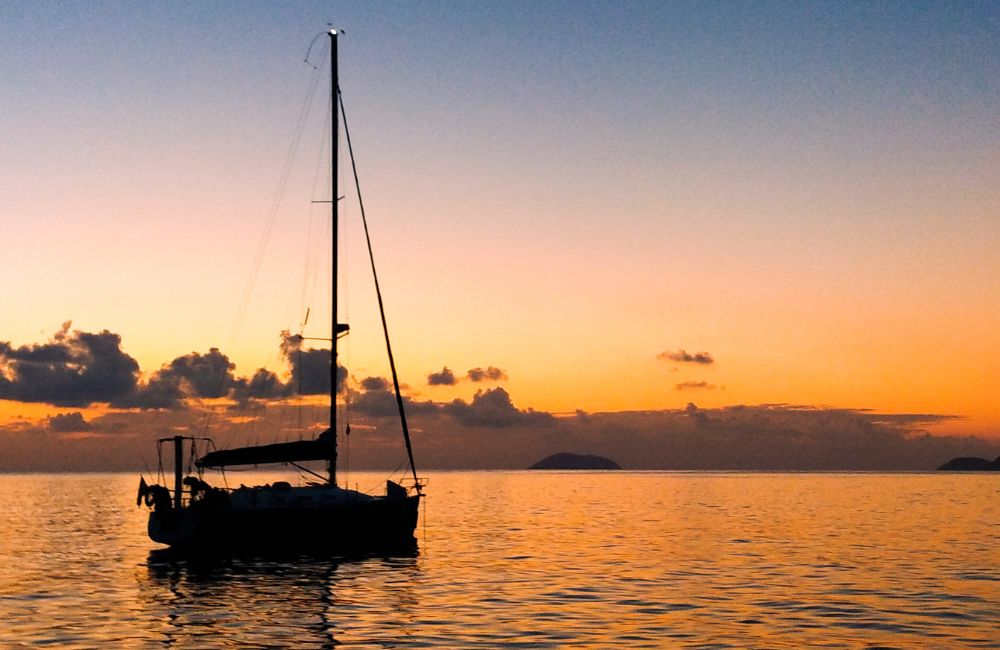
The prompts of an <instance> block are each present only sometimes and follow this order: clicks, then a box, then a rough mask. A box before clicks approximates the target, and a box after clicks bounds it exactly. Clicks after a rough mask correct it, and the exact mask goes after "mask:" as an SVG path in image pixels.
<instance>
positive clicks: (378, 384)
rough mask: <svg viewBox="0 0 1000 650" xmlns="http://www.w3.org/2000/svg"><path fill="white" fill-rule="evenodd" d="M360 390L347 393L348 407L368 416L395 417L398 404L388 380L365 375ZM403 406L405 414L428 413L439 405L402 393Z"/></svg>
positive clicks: (435, 409) (397, 411)
mask: <svg viewBox="0 0 1000 650" xmlns="http://www.w3.org/2000/svg"><path fill="white" fill-rule="evenodd" d="M361 389H362V390H361V391H360V392H357V391H352V392H351V393H350V394H349V398H350V408H351V409H352V410H354V411H357V412H358V413H362V414H364V415H368V416H370V417H375V418H382V417H397V416H398V415H399V405H398V404H397V403H396V394H395V393H394V392H393V391H392V390H390V389H389V381H388V380H387V379H385V378H384V377H365V378H364V379H362V380H361ZM403 408H404V409H405V411H406V413H407V414H412V413H429V412H433V411H437V410H438V409H439V408H440V407H439V405H438V404H436V403H435V402H430V401H427V402H418V401H416V400H413V399H411V398H409V397H407V396H406V395H403Z"/></svg>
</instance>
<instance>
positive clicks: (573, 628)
mask: <svg viewBox="0 0 1000 650" xmlns="http://www.w3.org/2000/svg"><path fill="white" fill-rule="evenodd" d="M429 476H430V479H431V482H430V486H429V490H430V497H429V498H428V499H427V500H426V501H425V502H424V504H423V507H424V508H425V515H426V516H425V517H424V516H423V515H422V519H423V521H422V522H421V524H420V526H419V527H418V534H419V551H418V553H417V554H416V555H415V556H411V557H368V558H356V559H352V560H342V561H339V560H337V559H336V558H316V557H306V558H297V559H294V560H290V559H287V558H286V559H274V558H272V559H254V558H236V559H229V560H216V561H200V562H194V561H190V560H185V559H184V558H174V557H171V556H169V555H167V556H166V557H164V556H163V554H162V553H154V552H151V549H154V548H156V545H155V544H153V543H152V542H150V541H149V540H148V539H147V538H146V535H145V516H146V515H145V510H144V509H143V510H140V509H137V508H135V506H134V494H135V487H136V483H137V477H136V476H133V475H117V474H110V475H95V474H91V475H4V476H0V513H2V514H0V645H2V646H9V645H18V644H39V645H42V644H46V645H57V646H60V647H66V646H69V647H72V646H77V647H96V646H106V645H108V644H112V645H115V646H119V647H120V646H149V645H159V644H178V645H179V646H181V647H199V648H201V647H226V646H240V647H243V646H276V645H294V646H297V647H330V646H334V645H337V646H340V647H344V648H354V647H374V648H380V647H426V646H446V647H476V646H479V647H493V646H497V645H500V644H504V645H511V646H521V647H552V646H560V647H562V646H597V647H626V646H632V647H676V646H697V647H746V646H766V647H801V646H803V645H810V646H825V647H845V646H846V647H858V646H872V647H913V646H918V647H955V646H962V647H992V648H998V647H1000V631H998V630H1000V628H998V626H997V621H998V620H1000V568H998V567H1000V551H998V549H1000V477H998V476H996V475H934V474H712V473H708V474H706V473H631V472H627V473H591V472H586V473H570V472H566V473H530V472H442V473H430V474H429ZM380 478H382V477H381V476H380V475H374V474H372V475H359V474H355V475H354V476H352V479H351V480H352V483H353V482H354V481H355V480H356V481H358V482H360V483H361V484H362V487H365V485H366V484H369V485H370V484H374V483H376V482H377V481H378V480H379V479H380ZM241 479H242V480H244V481H247V482H249V481H248V480H247V479H246V478H243V477H242V476H241Z"/></svg>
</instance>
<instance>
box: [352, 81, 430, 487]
mask: <svg viewBox="0 0 1000 650" xmlns="http://www.w3.org/2000/svg"><path fill="white" fill-rule="evenodd" d="M337 100H338V101H339V103H340V114H341V116H342V117H343V118H344V137H345V139H346V140H347V151H348V153H349V154H350V157H351V171H352V172H353V174H354V189H355V190H356V191H357V193H358V210H359V211H360V212H361V223H362V224H363V225H364V228H365V242H366V243H367V244H368V259H369V260H370V261H371V266H372V279H373V280H374V281H375V296H376V297H377V298H378V311H379V315H380V316H381V317H382V333H383V334H385V350H386V353H387V354H388V355H389V369H390V370H391V371H392V384H393V387H394V388H395V390H396V405H397V406H398V407H399V423H400V425H401V426H402V427H403V441H404V442H405V443H406V455H407V457H408V458H409V460H410V470H411V471H412V472H413V481H414V482H415V483H416V484H417V494H420V484H419V482H418V481H417V466H416V465H415V464H414V463H413V445H411V444H410V428H409V427H408V426H407V424H406V410H405V408H404V407H403V395H402V393H400V392H399V375H398V374H397V373H396V361H395V360H394V359H393V356H392V344H391V343H389V325H388V323H386V320H385V307H384V305H383V303H382V290H381V289H380V288H379V284H378V273H377V272H376V271H375V253H374V252H373V251H372V239H371V236H370V235H369V233H368V219H367V217H366V216H365V203H364V201H363V200H362V199H361V181H360V180H359V179H358V166H357V163H356V162H355V160H354V147H352V146H351V132H350V130H349V129H348V128H347V112H346V111H344V96H343V95H342V94H341V93H340V88H339V87H338V88H337Z"/></svg>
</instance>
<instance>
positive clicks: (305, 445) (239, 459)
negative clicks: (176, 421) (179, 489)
mask: <svg viewBox="0 0 1000 650" xmlns="http://www.w3.org/2000/svg"><path fill="white" fill-rule="evenodd" d="M333 453H334V447H333V434H332V433H331V432H330V430H329V429H327V430H326V431H324V432H323V433H321V434H320V436H319V437H318V438H316V439H315V440H296V441H295V442H279V443H275V444H273V445H258V446H255V447H237V448H235V449H222V450H219V451H213V452H211V453H208V454H205V455H204V456H202V457H201V458H199V459H198V460H197V461H196V462H195V465H197V466H198V467H228V466H231V465H266V464H268V463H301V462H303V461H307V460H330V459H331V458H332V457H333Z"/></svg>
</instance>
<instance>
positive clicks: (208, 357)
mask: <svg viewBox="0 0 1000 650" xmlns="http://www.w3.org/2000/svg"><path fill="white" fill-rule="evenodd" d="M282 350H283V352H284V358H285V361H286V364H287V368H285V369H282V370H281V373H280V374H279V373H275V372H273V371H270V370H267V369H264V368H261V369H258V370H257V371H256V372H254V373H253V374H252V375H251V376H249V377H239V376H237V375H235V374H234V367H233V364H232V363H231V362H230V361H229V359H228V357H226V355H225V354H223V353H222V352H221V351H220V350H218V349H216V348H212V349H210V350H209V351H208V352H205V353H197V352H192V353H191V354H187V355H184V356H181V357H177V358H176V359H174V360H173V361H171V362H170V363H168V364H166V365H164V366H163V367H162V368H160V369H159V370H157V371H156V372H153V373H152V374H150V375H149V376H148V377H147V378H146V379H145V380H143V379H142V377H141V375H140V373H139V368H138V364H137V363H136V362H135V360H134V359H133V358H132V357H130V356H129V355H128V354H126V353H125V352H124V351H123V350H122V347H121V339H120V337H119V336H118V335H116V334H113V333H111V332H108V331H106V330H105V331H103V332H100V333H97V334H92V333H87V332H79V331H74V332H70V330H69V325H68V324H67V325H66V326H64V327H63V329H62V330H60V332H59V333H58V334H57V335H56V336H55V337H53V339H52V341H50V342H48V343H45V344H39V345H28V346H21V347H14V346H12V345H10V344H9V343H4V342H0V399H5V400H15V401H21V402H44V403H47V404H51V405H54V406H57V407H67V408H66V411H67V412H64V413H59V414H56V415H52V416H51V417H49V418H47V419H45V420H44V421H41V422H31V421H27V420H16V421H14V422H12V423H8V424H6V425H0V471H24V470H108V469H112V470H114V469H122V470H124V469H130V470H132V469H141V468H142V463H143V460H142V459H145V460H146V462H149V459H150V457H151V454H152V453H153V448H154V446H153V442H152V441H153V440H154V439H155V438H156V437H161V436H164V435H173V434H174V433H176V432H181V433H188V432H195V433H197V434H198V435H202V434H203V433H204V429H203V427H204V423H205V421H206V416H208V415H209V414H211V416H212V417H214V424H213V428H212V429H211V431H210V435H212V436H213V437H215V438H216V440H217V441H218V442H219V443H220V444H222V445H224V446H233V445H239V444H248V443H254V442H272V441H275V440H287V439H294V438H301V437H311V436H313V435H315V434H316V432H317V431H318V430H321V429H322V428H323V427H324V426H325V422H324V419H323V418H324V417H325V416H324V413H325V411H326V407H323V406H322V405H319V406H316V407H315V408H314V409H313V410H314V411H315V415H316V418H315V419H314V420H313V421H311V422H308V423H304V424H302V425H301V426H299V425H295V426H289V424H288V423H289V422H296V421H297V419H296V417H295V416H293V415H292V413H293V412H295V413H299V411H294V409H296V408H298V407H296V406H295V404H294V402H295V401H296V400H301V399H306V398H301V397H299V396H309V395H323V394H325V393H327V392H328V391H329V386H330V373H329V369H330V354H329V351H327V350H314V349H302V347H301V341H300V340H296V339H294V338H290V337H286V338H285V339H284V343H283V345H282ZM681 352H683V351H681ZM699 354H703V353H699ZM691 356H697V355H691ZM694 363H704V362H697V361H696V362H694ZM444 370H447V368H445V369H444ZM473 370H477V371H483V374H484V376H483V377H482V380H488V379H489V380H494V381H497V380H501V379H503V378H506V375H505V373H503V371H500V370H498V369H496V368H492V367H489V368H487V369H486V370H483V369H481V368H479V369H473ZM492 371H495V372H492ZM442 372H444V371H442ZM448 373H450V374H451V376H452V379H453V380H454V379H455V377H454V374H453V373H451V371H448ZM474 374H475V373H474V372H473V371H469V373H468V374H467V375H466V377H467V378H468V379H469V380H470V381H479V380H477V379H475V378H474V376H473V375H474ZM707 387H708V386H698V388H702V389H704V388H707ZM338 388H339V389H340V390H341V393H342V395H343V398H344V401H345V402H346V407H345V409H346V411H347V414H349V415H350V418H351V422H352V431H353V433H352V435H351V438H350V445H351V459H352V467H354V468H355V469H365V468H373V469H374V468H391V467H396V466H397V465H398V464H399V461H400V459H401V458H402V454H403V450H402V445H401V442H400V430H399V423H398V420H397V419H396V397H395V394H394V393H393V392H392V390H391V385H390V383H389V382H387V381H386V380H385V379H384V378H382V377H364V378H354V379H351V378H349V377H348V374H347V371H346V370H345V369H343V368H338ZM690 388H695V386H691V387H690ZM218 398H226V399H225V400H224V402H225V405H220V401H219V400H218ZM312 399H313V400H314V401H315V399H320V400H321V398H312ZM213 400H214V401H213ZM403 402H404V405H405V408H406V411H407V413H408V415H409V417H410V420H411V431H412V434H413V438H414V447H415V453H416V459H417V463H418V466H419V467H423V468H427V469H432V468H469V469H478V468H524V467H527V466H528V465H530V464H532V463H534V462H535V461H537V460H538V459H539V458H542V457H544V456H546V455H548V454H551V453H555V452H558V451H570V452H576V453H593V454H599V455H603V456H608V457H610V458H613V459H614V460H616V461H617V462H618V463H619V464H621V465H622V466H623V467H625V468H629V469H696V470H697V469H701V470H727V469H730V470H768V469H774V470H927V469H933V468H934V467H936V466H937V465H939V464H941V463H943V462H945V461H947V460H948V459H950V458H952V457H955V456H982V457H990V458H992V457H995V456H996V455H998V454H1000V440H996V439H983V438H976V437H955V436H931V435H929V434H928V433H927V432H926V429H927V428H928V427H932V426H933V425H935V424H938V423H940V422H941V421H943V420H947V419H950V418H949V416H943V415H934V414H879V413H874V412H871V411H865V410H851V409H831V408H814V407H809V406H791V405H759V406H734V407H728V408H719V409H701V408H698V407H697V406H695V405H694V404H689V405H688V406H687V407H686V408H684V409H674V410H660V411H648V412H618V413H592V414H587V413H584V412H582V411H580V412H577V414H576V415H573V416H569V417H556V416H554V415H552V414H549V413H544V412H539V411H534V410H531V409H523V408H518V407H517V406H516V405H515V404H514V402H513V401H512V399H511V396H510V395H509V393H508V392H507V391H506V390H504V389H503V388H500V387H493V388H488V389H483V390H479V391H477V392H476V393H475V394H474V395H473V396H472V397H471V399H469V400H468V401H466V400H461V399H456V400H453V401H450V402H434V401H421V400H416V399H413V398H412V397H410V396H406V395H404V397H403ZM91 404H106V405H109V406H110V407H111V410H110V411H108V412H106V413H104V414H99V415H94V412H90V415H88V416H86V417H85V416H84V414H83V413H82V412H81V411H80V410H79V408H83V407H86V406H88V405H91ZM72 409H76V410H72ZM297 427H298V428H297ZM279 431H280V432H281V433H277V432H279Z"/></svg>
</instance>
